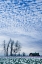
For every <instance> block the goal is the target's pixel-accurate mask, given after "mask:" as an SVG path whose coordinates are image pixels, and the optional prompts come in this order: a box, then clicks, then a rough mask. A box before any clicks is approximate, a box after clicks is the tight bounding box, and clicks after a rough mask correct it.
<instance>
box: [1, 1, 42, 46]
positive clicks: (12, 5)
mask: <svg viewBox="0 0 42 64" xmlns="http://www.w3.org/2000/svg"><path fill="white" fill-rule="evenodd" d="M1 34H2V35H6V36H7V35H8V36H11V37H14V36H16V37H15V38H17V37H18V38H19V36H20V37H21V40H22V38H23V39H25V40H24V41H25V42H27V43H28V42H29V43H28V44H31V43H30V42H34V44H35V45H36V46H37V44H38V42H39V41H40V42H42V0H39V1H38V0H20V1H19V0H0V35H1ZM21 40H20V41H21ZM35 41H36V43H35ZM21 42H22V41H21ZM41 44H42V43H40V45H39V44H38V47H40V46H41ZM26 45H27V44H26ZM24 46H25V44H24ZM28 46H29V45H28ZM28 46H27V47H28ZM31 47H32V44H31Z"/></svg>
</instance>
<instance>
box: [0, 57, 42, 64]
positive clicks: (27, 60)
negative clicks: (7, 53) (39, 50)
mask: <svg viewBox="0 0 42 64" xmlns="http://www.w3.org/2000/svg"><path fill="white" fill-rule="evenodd" d="M0 64H42V58H41V57H37V58H36V57H2V58H1V57H0Z"/></svg>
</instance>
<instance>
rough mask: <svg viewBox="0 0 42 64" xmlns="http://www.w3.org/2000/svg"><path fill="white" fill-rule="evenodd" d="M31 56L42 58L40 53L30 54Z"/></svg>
mask: <svg viewBox="0 0 42 64" xmlns="http://www.w3.org/2000/svg"><path fill="white" fill-rule="evenodd" d="M29 56H40V55H39V53H30V54H29Z"/></svg>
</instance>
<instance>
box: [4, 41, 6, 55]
mask: <svg viewBox="0 0 42 64" xmlns="http://www.w3.org/2000/svg"><path fill="white" fill-rule="evenodd" d="M4 55H6V44H5V40H4Z"/></svg>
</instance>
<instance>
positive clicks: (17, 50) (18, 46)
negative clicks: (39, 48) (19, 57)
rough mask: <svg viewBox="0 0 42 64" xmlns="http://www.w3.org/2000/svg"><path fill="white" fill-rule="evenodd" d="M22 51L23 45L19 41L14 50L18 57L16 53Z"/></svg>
mask: <svg viewBox="0 0 42 64" xmlns="http://www.w3.org/2000/svg"><path fill="white" fill-rule="evenodd" d="M20 50H21V45H20V43H19V41H18V40H17V41H16V43H15V48H14V53H15V55H16V53H18V52H19V51H20Z"/></svg>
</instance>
